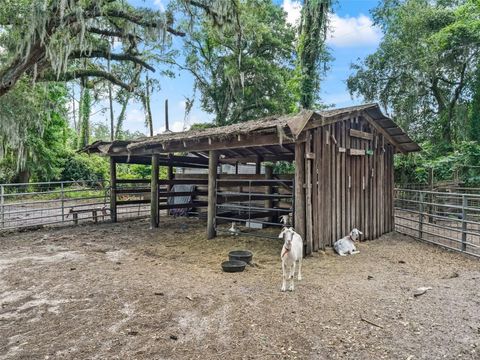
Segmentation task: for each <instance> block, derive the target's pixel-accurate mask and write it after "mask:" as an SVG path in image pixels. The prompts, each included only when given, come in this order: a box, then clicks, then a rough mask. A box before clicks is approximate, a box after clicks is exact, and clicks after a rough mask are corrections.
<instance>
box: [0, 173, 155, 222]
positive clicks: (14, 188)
mask: <svg viewBox="0 0 480 360" xmlns="http://www.w3.org/2000/svg"><path fill="white" fill-rule="evenodd" d="M130 196H131V195H130ZM109 198H110V183H109V182H108V181H104V180H101V181H84V180H78V181H56V182H37V183H25V184H0V231H2V230H5V231H6V230H17V229H25V228H36V227H40V226H45V225H48V226H59V225H62V224H63V225H67V224H70V225H72V224H78V223H81V222H101V221H110V202H109ZM149 210H150V206H149V204H146V205H133V206H132V205H126V206H119V207H118V210H117V211H118V216H119V217H120V218H132V217H133V218H135V217H145V216H148V214H149Z"/></svg>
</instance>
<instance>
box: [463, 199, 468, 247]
mask: <svg viewBox="0 0 480 360" xmlns="http://www.w3.org/2000/svg"><path fill="white" fill-rule="evenodd" d="M467 207H468V198H467V196H466V195H462V251H467V221H466V220H467V209H466V208H467Z"/></svg>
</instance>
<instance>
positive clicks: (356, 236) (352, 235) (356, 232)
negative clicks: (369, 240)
mask: <svg viewBox="0 0 480 360" xmlns="http://www.w3.org/2000/svg"><path fill="white" fill-rule="evenodd" d="M360 235H363V233H362V232H361V231H360V230H358V229H357V228H354V229H353V230H352V231H350V238H351V239H352V240H353V241H357V240H358V239H359V238H360Z"/></svg>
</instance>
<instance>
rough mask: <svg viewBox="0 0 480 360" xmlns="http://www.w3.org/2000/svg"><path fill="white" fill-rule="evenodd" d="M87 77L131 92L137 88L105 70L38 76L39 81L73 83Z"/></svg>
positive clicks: (75, 71)
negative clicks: (101, 79) (101, 80)
mask: <svg viewBox="0 0 480 360" xmlns="http://www.w3.org/2000/svg"><path fill="white" fill-rule="evenodd" d="M86 77H98V78H103V79H105V80H108V81H110V82H112V83H113V84H115V85H118V86H120V87H122V88H124V89H125V90H127V91H129V92H131V91H133V90H134V88H135V86H134V85H133V84H126V83H124V82H123V81H122V80H120V79H119V78H117V77H116V76H115V75H113V74H111V73H109V72H106V71H103V70H96V69H86V70H74V71H70V72H66V73H64V74H61V75H60V76H58V77H57V76H56V75H55V74H53V73H44V74H41V75H39V76H38V78H37V81H71V80H74V79H80V78H86Z"/></svg>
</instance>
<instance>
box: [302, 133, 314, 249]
mask: <svg viewBox="0 0 480 360" xmlns="http://www.w3.org/2000/svg"><path fill="white" fill-rule="evenodd" d="M311 151H312V133H311V131H309V132H308V134H307V142H306V143H305V159H304V161H305V173H306V176H305V212H306V219H305V238H306V245H307V248H306V253H307V255H308V254H311V253H312V248H313V221H312V219H313V214H312V157H311V155H312V153H311Z"/></svg>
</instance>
